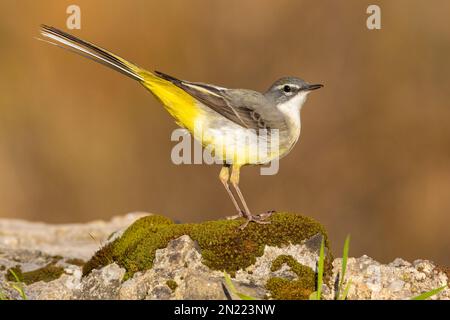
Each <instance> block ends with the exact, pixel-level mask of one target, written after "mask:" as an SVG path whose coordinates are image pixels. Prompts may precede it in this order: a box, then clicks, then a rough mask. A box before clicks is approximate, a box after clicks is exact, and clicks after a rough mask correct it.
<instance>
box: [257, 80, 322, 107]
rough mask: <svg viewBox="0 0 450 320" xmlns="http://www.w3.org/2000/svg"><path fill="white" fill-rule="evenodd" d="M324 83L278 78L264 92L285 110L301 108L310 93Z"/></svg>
mask: <svg viewBox="0 0 450 320" xmlns="http://www.w3.org/2000/svg"><path fill="white" fill-rule="evenodd" d="M322 87H323V85H322V84H309V83H307V82H306V81H304V80H302V79H299V78H294V77H286V78H281V79H279V80H277V81H276V82H275V83H274V84H273V85H272V86H271V87H270V88H269V90H267V91H266V93H265V94H264V95H265V96H266V98H268V99H270V100H271V101H272V102H273V103H274V104H275V105H276V106H277V108H279V109H280V110H281V111H283V112H293V111H295V110H297V111H298V110H300V108H301V107H302V105H303V104H304V103H305V101H306V97H307V96H308V94H309V93H310V92H311V91H313V90H316V89H320V88H322Z"/></svg>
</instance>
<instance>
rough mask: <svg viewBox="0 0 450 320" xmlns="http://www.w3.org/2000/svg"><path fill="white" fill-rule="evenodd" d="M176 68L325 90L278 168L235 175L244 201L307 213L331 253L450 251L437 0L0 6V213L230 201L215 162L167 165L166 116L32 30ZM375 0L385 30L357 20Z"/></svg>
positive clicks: (203, 215) (187, 213)
mask: <svg viewBox="0 0 450 320" xmlns="http://www.w3.org/2000/svg"><path fill="white" fill-rule="evenodd" d="M71 4H77V5H79V6H80V7H81V30H72V31H70V32H72V33H73V34H75V35H77V36H80V37H82V38H85V39H87V40H89V41H91V42H94V43H97V44H99V45H100V46H103V47H105V48H108V49H110V50H111V51H113V52H115V53H117V54H119V55H121V56H123V57H124V58H126V59H129V60H131V61H134V62H136V63H138V64H139V65H141V66H143V67H146V68H147V69H149V70H154V69H156V70H161V71H163V72H166V73H168V74H171V75H174V76H177V77H179V78H181V79H187V80H191V81H201V82H209V83H214V84H217V85H222V86H225V87H241V88H250V89H254V90H260V91H264V90H266V89H267V88H268V87H269V86H270V85H271V83H272V82H273V81H274V80H275V79H277V78H279V77H282V76H287V75H291V76H297V77H301V78H304V79H305V80H307V81H310V82H314V83H316V82H318V83H324V84H325V88H323V89H321V90H319V91H316V92H314V93H313V94H311V95H310V98H309V100H308V102H307V103H306V105H305V107H304V108H303V111H302V123H303V130H302V137H301V141H300V143H299V144H297V146H296V147H295V148H294V149H293V151H292V152H291V153H290V155H288V156H287V157H286V158H284V159H283V160H282V161H281V162H280V172H279V173H278V174H277V175H274V176H260V174H259V168H257V167H249V168H244V170H243V171H242V180H241V181H242V182H241V188H242V190H243V192H244V194H245V196H246V198H247V201H248V203H249V205H250V207H251V208H252V209H253V211H254V212H261V211H266V210H268V209H276V210H278V211H293V212H297V213H303V214H305V215H308V216H311V217H313V218H315V219H317V220H319V221H320V222H322V223H323V224H324V225H325V226H326V228H327V229H328V232H329V234H330V237H331V240H332V245H333V247H334V248H333V249H334V253H335V254H336V255H340V252H341V250H342V245H343V242H344V238H345V236H346V234H348V233H350V234H351V236H352V242H351V251H350V253H351V255H353V256H359V255H362V254H367V255H370V256H372V257H374V258H376V259H378V260H379V261H381V262H389V261H391V260H392V259H394V258H395V257H398V256H400V257H403V258H406V259H409V260H414V259H417V258H427V259H432V260H434V261H435V262H437V263H439V264H450V254H449V253H450V250H449V248H450V234H449V223H450V105H449V101H450V92H449V84H450V81H449V80H450V75H449V74H450V63H449V57H450V28H449V27H448V13H449V12H450V2H449V1H446V0H433V1H427V2H424V1H419V0H414V1H413V0H397V1H364V0H346V1H334V0H327V1H323V0H322V1H317V0H315V1H312V0H304V1H300V0H296V1H287V0H282V1H270V0H264V1H250V0H244V1H242V0H239V1H237V0H227V1H222V0H220V1H207V0H204V1H200V0H190V1H175V0H173V1H164V2H163V1H144V0H140V1H137V0H129V1H118V0H115V1H111V0H96V1H87V0H84V1H81V0H79V1H50V0H45V1H44V0H41V1H31V0H22V1H12V0H6V1H5V0H3V1H1V4H0V12H1V13H0V15H1V19H0V42H1V50H0V57H1V59H0V70H1V72H0V217H8V218H20V219H28V220H33V221H45V222H51V223H65V222H83V221H89V220H93V219H109V218H110V217H112V216H114V215H121V214H125V213H127V212H132V211H147V212H152V213H159V214H163V215H166V216H168V217H170V218H172V219H176V220H179V221H183V222H195V221H203V220H207V219H218V218H222V217H224V216H227V215H232V214H234V208H233V205H232V203H231V202H230V200H229V198H228V195H227V194H226V192H225V190H224V189H223V186H222V185H221V183H220V182H219V180H218V173H219V170H220V167H219V166H207V165H180V166H176V165H174V164H172V162H171V159H170V152H171V149H172V147H173V146H174V145H175V144H176V143H175V142H172V141H170V135H171V133H172V130H174V129H175V128H177V126H176V125H175V123H174V121H173V120H172V118H171V117H170V116H169V115H168V113H167V112H166V111H165V110H164V109H163V108H162V107H161V106H160V105H159V103H158V102H157V101H156V100H155V99H154V98H153V97H152V95H151V94H149V93H148V92H146V91H145V90H144V89H143V88H142V87H141V86H140V85H138V84H137V83H135V82H134V81H132V80H130V79H128V78H126V77H124V76H123V75H121V74H119V73H116V72H114V71H111V70H109V69H107V68H105V67H103V66H101V65H97V64H95V63H93V62H91V61H89V60H86V59H84V58H81V57H79V56H77V55H74V54H70V53H68V52H67V51H64V50H60V49H58V48H55V47H52V46H50V45H47V44H45V43H42V42H39V41H37V40H35V39H34V38H33V37H35V36H38V27H39V25H40V24H41V23H45V24H49V25H53V26H55V27H59V28H61V29H63V30H67V29H66V19H67V17H68V15H67V14H66V8H67V7H68V6H69V5H71ZM370 4H377V5H379V6H380V7H381V13H382V16H381V17H382V29H381V30H373V31H371V30H368V29H367V28H366V19H367V17H368V14H366V9H367V7H368V6H369V5H370Z"/></svg>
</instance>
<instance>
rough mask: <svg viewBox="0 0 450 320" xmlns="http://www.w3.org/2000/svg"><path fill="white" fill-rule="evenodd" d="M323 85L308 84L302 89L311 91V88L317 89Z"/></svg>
mask: <svg viewBox="0 0 450 320" xmlns="http://www.w3.org/2000/svg"><path fill="white" fill-rule="evenodd" d="M322 87H323V84H308V85H306V86H305V87H304V89H303V90H306V91H312V90H317V89H320V88H322Z"/></svg>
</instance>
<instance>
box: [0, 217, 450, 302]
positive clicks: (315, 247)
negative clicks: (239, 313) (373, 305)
mask: <svg viewBox="0 0 450 320" xmlns="http://www.w3.org/2000/svg"><path fill="white" fill-rule="evenodd" d="M140 217H142V214H134V215H127V216H125V217H123V218H115V219H113V220H112V221H110V222H99V221H97V222H93V223H88V224H85V225H83V224H79V225H78V224H76V225H63V226H53V225H45V224H40V223H37V224H35V223H30V222H23V221H16V220H14V221H12V220H6V221H5V220H0V297H1V296H2V294H3V295H4V296H6V297H8V298H10V299H21V292H20V290H18V289H17V288H18V286H19V287H22V288H23V292H24V293H25V295H26V297H27V298H28V299H46V300H47V299H50V300H51V299H128V300H143V299H182V300H188V299H230V298H231V299H238V298H239V297H238V296H237V295H236V292H233V291H231V289H230V288H229V287H228V286H227V285H226V284H225V280H224V279H225V277H224V276H225V274H224V272H223V270H227V271H228V273H229V274H231V275H232V279H231V280H232V282H233V284H234V286H235V287H236V290H237V292H239V293H242V294H246V295H249V296H252V297H254V298H257V299H271V298H283V299H305V298H306V299H307V298H308V297H309V295H310V293H311V292H312V291H314V290H315V278H316V276H315V272H316V271H317V270H316V265H317V261H318V252H319V248H320V243H321V239H322V234H325V233H324V229H323V228H322V227H321V226H320V225H319V224H318V223H317V222H315V221H313V220H311V219H304V218H300V216H298V217H299V218H297V217H296V216H294V215H291V214H281V215H280V214H278V215H275V217H274V219H275V220H273V221H274V222H273V223H272V225H269V226H270V227H269V226H266V225H256V224H252V225H250V226H249V228H248V229H246V231H244V232H236V231H235V230H236V229H235V225H236V226H238V225H239V224H240V221H231V222H222V221H218V222H207V223H204V224H198V225H193V224H190V225H177V224H173V223H172V222H171V221H170V220H168V219H166V218H163V217H161V216H147V217H145V218H142V219H140V220H138V221H136V219H138V218H140ZM134 221H136V223H134V224H133V225H132V226H131V227H129V228H128V229H127V228H126V227H127V226H128V225H130V224H131V223H133V222H134ZM285 224H286V225H285ZM70 226H71V227H70ZM216 228H217V229H216ZM125 229H126V230H125ZM27 231H29V232H27ZM90 232H93V233H95V237H96V239H99V240H100V241H101V242H102V243H103V244H104V247H103V248H102V250H100V251H98V252H97V253H96V254H95V256H94V259H92V260H91V261H90V262H89V263H87V264H85V265H84V267H82V266H81V265H82V261H80V258H81V259H83V260H87V259H88V258H89V257H90V256H92V255H93V254H94V251H95V249H96V247H95V246H97V249H98V244H96V245H94V244H95V242H94V241H93V240H92V239H91V237H90V236H89V233H90ZM302 232H303V233H302ZM136 235H139V237H137V238H136ZM325 236H326V234H325ZM152 237H153V238H152ZM108 238H109V239H108ZM139 239H141V240H139ZM152 239H156V240H152ZM137 240H138V241H137ZM59 241H60V242H59ZM152 241H154V242H152ZM326 243H328V242H326ZM136 244H138V245H136ZM121 250H123V251H121ZM121 252H125V253H126V256H121V255H120V253H121ZM326 256H327V257H328V258H327V260H326V261H327V263H326V275H325V278H324V280H325V283H324V286H323V297H324V298H326V299H333V298H334V297H335V294H336V292H335V283H336V281H337V280H338V276H339V273H340V268H341V259H340V258H338V259H335V260H334V261H332V260H331V256H330V255H328V254H327V255H326ZM74 258H78V259H74ZM125 258H126V259H125ZM86 265H88V266H89V268H86ZM239 265H240V267H239ZM10 269H12V270H16V271H17V273H19V276H20V277H21V281H22V283H19V284H17V283H14V281H13V280H14V278H13V277H12V276H11V274H10V271H9V270H10ZM443 270H444V268H437V267H436V266H435V265H434V264H433V263H432V262H430V261H427V260H417V261H414V262H413V263H409V262H407V261H405V260H403V259H400V258H397V259H395V260H394V261H393V262H391V263H390V264H380V263H379V262H377V261H375V260H373V259H372V258H370V257H368V256H362V257H360V258H349V259H348V264H347V272H346V277H345V280H346V282H347V281H348V280H351V283H352V285H351V287H350V291H349V294H348V299H409V298H411V297H413V296H417V295H419V294H421V293H423V292H425V291H429V290H432V289H435V288H438V287H441V286H443V285H445V284H446V283H447V282H448V277H447V275H446V273H445V272H444V271H443ZM83 272H84V274H85V275H84V276H83ZM432 299H450V290H449V289H446V290H444V291H442V292H441V293H440V294H438V295H436V296H433V297H432Z"/></svg>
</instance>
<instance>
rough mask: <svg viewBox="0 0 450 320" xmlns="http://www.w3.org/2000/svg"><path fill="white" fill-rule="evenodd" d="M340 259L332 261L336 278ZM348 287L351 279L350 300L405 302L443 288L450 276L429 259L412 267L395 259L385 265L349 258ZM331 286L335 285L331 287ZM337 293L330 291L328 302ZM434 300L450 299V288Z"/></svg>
mask: <svg viewBox="0 0 450 320" xmlns="http://www.w3.org/2000/svg"><path fill="white" fill-rule="evenodd" d="M341 263H342V260H341V259H340V258H338V259H335V260H334V261H333V277H332V278H333V279H336V278H338V275H339V273H340V272H341ZM345 280H346V281H345V283H344V286H345V284H346V283H347V281H348V280H351V287H350V290H349V293H348V299H350V300H353V299H355V300H361V299H372V300H404V299H410V298H412V297H415V296H418V295H420V294H421V293H424V292H428V291H430V290H433V289H436V288H439V287H442V286H444V285H446V284H447V283H448V281H449V279H448V277H447V275H446V274H445V273H443V272H442V271H440V270H439V269H437V268H436V266H435V265H434V264H433V263H432V262H430V261H427V260H416V261H414V262H413V263H412V264H411V263H409V262H407V261H405V260H403V259H399V258H397V259H395V260H394V261H393V262H391V263H389V264H386V265H383V264H381V263H379V262H377V261H375V260H373V259H372V258H370V257H368V256H362V257H360V258H349V259H348V261H347V271H346V275H345ZM330 287H332V286H330ZM334 295H335V290H332V291H330V293H329V295H328V296H327V298H328V299H331V298H333V297H334ZM431 299H433V300H435V299H445V300H448V299H450V290H449V289H448V288H447V289H445V290H444V291H442V292H441V293H439V294H438V295H435V296H433V297H431Z"/></svg>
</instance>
